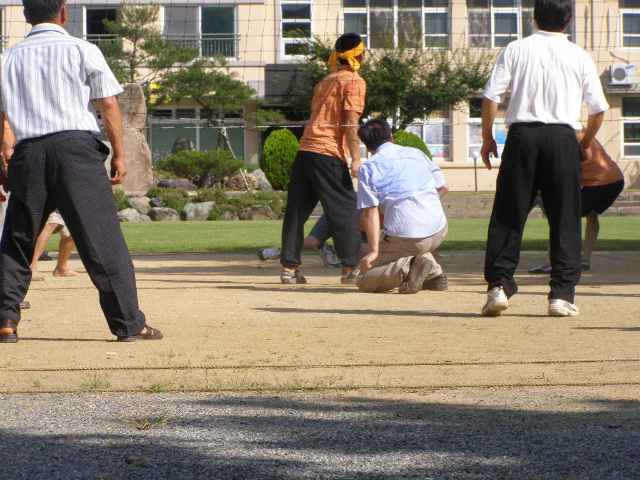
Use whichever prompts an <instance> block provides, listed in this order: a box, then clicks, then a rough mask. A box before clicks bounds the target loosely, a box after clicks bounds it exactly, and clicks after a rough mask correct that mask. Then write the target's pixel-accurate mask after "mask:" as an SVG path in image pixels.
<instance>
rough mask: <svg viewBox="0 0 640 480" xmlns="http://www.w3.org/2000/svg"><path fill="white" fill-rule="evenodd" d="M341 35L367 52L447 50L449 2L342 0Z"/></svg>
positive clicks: (439, 0) (441, 0)
mask: <svg viewBox="0 0 640 480" xmlns="http://www.w3.org/2000/svg"><path fill="white" fill-rule="evenodd" d="M343 6H344V31H345V33H346V32H354V33H357V34H359V35H360V36H362V38H363V40H364V42H365V44H366V45H367V46H368V47H369V48H397V47H406V48H425V47H448V46H449V23H450V20H449V0H343Z"/></svg>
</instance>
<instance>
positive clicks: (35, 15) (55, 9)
mask: <svg viewBox="0 0 640 480" xmlns="http://www.w3.org/2000/svg"><path fill="white" fill-rule="evenodd" d="M65 3H67V0H22V5H23V6H24V13H25V17H27V21H28V22H29V23H31V24H32V25H37V24H39V23H47V22H50V21H51V20H53V19H54V18H56V17H57V16H58V14H59V13H60V10H62V7H63V6H64V4H65Z"/></svg>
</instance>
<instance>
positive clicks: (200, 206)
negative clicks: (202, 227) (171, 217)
mask: <svg viewBox="0 0 640 480" xmlns="http://www.w3.org/2000/svg"><path fill="white" fill-rule="evenodd" d="M215 204H216V202H202V203H187V204H186V205H185V206H184V209H183V210H182V214H181V215H180V217H181V218H182V220H186V221H188V222H194V221H196V222H202V221H205V220H207V219H208V218H209V213H211V209H212V208H213V206H214V205H215Z"/></svg>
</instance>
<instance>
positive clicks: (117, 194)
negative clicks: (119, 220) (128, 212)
mask: <svg viewBox="0 0 640 480" xmlns="http://www.w3.org/2000/svg"><path fill="white" fill-rule="evenodd" d="M113 199H114V200H115V201H116V208H117V209H118V211H120V210H124V209H125V208H129V197H127V194H126V193H124V192H123V191H122V190H120V189H119V188H115V187H114V188H113Z"/></svg>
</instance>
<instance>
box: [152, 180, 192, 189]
mask: <svg viewBox="0 0 640 480" xmlns="http://www.w3.org/2000/svg"><path fill="white" fill-rule="evenodd" d="M158 187H161V188H181V189H182V190H197V189H198V187H197V186H196V185H194V184H193V183H191V182H190V181H189V180H170V179H166V178H163V179H161V180H158Z"/></svg>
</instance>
